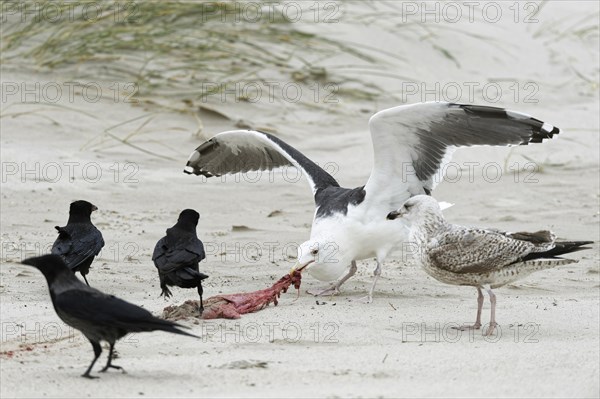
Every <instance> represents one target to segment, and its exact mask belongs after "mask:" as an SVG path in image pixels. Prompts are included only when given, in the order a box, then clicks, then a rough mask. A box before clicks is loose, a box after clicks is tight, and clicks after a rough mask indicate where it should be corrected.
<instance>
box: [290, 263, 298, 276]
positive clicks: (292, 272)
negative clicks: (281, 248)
mask: <svg viewBox="0 0 600 399" xmlns="http://www.w3.org/2000/svg"><path fill="white" fill-rule="evenodd" d="M299 266H300V262H298V261H296V264H295V265H294V266H292V268H291V269H290V276H291V275H293V274H294V272H295V271H296V270H298V267H299Z"/></svg>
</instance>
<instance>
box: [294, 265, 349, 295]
mask: <svg viewBox="0 0 600 399" xmlns="http://www.w3.org/2000/svg"><path fill="white" fill-rule="evenodd" d="M356 269H357V267H356V261H352V263H351V264H350V269H349V270H348V273H346V275H345V276H344V277H342V278H341V280H339V281H337V282H335V283H333V284H332V285H330V286H329V287H325V288H323V287H321V288H317V289H314V290H306V292H307V293H309V294H311V295H314V296H330V295H337V294H339V293H340V287H341V286H342V284H344V283H345V282H346V281H348V279H349V278H350V277H352V276H354V274H355V273H356Z"/></svg>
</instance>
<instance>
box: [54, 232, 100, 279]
mask: <svg viewBox="0 0 600 399" xmlns="http://www.w3.org/2000/svg"><path fill="white" fill-rule="evenodd" d="M56 230H58V238H57V239H56V241H55V242H54V245H53V246H52V251H51V252H52V253H53V254H54V255H61V256H62V257H63V259H64V260H65V263H66V264H67V266H69V268H70V269H75V268H77V267H78V266H79V265H81V263H83V262H84V261H85V260H86V259H88V258H89V257H90V256H96V255H98V254H99V253H100V250H101V249H102V247H104V239H103V238H102V233H100V231H99V230H98V229H97V228H96V227H95V226H94V225H93V224H87V223H74V224H70V225H67V226H65V227H58V226H56Z"/></svg>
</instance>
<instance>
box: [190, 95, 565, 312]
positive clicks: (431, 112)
mask: <svg viewBox="0 0 600 399" xmlns="http://www.w3.org/2000/svg"><path fill="white" fill-rule="evenodd" d="M369 129H370V131H371V138H372V141H373V147H374V152H375V154H374V155H375V156H374V166H373V169H372V171H371V176H370V177H369V180H368V181H367V184H366V185H364V186H361V187H357V188H343V187H340V185H339V183H338V182H337V181H336V180H335V179H334V178H333V177H332V176H331V175H330V174H329V173H327V172H326V171H325V170H323V169H322V168H320V167H319V166H318V165H316V164H315V163H314V162H313V161H311V160H310V159H308V158H307V157H306V156H304V155H303V154H302V153H300V152H299V151H298V150H296V149H295V148H293V147H292V146H290V145H289V144H287V143H285V142H284V141H282V140H281V139H279V138H277V137H275V136H273V135H271V134H268V133H263V132H258V131H253V130H234V131H228V132H223V133H219V134H217V135H215V136H214V137H212V138H211V139H210V140H208V141H206V142H204V143H203V144H201V145H200V146H199V147H198V148H196V150H195V151H193V152H192V154H191V155H190V158H189V160H188V162H187V166H186V167H185V170H184V172H186V173H188V174H195V175H201V176H206V177H212V176H221V175H224V174H229V173H239V172H248V171H262V170H270V169H273V168H277V167H283V166H295V167H296V168H298V169H300V170H301V171H302V172H303V174H304V176H306V178H307V180H308V183H309V184H310V187H311V189H312V192H313V195H314V199H315V205H316V211H315V214H314V219H313V224H312V230H311V234H310V239H309V240H308V241H306V242H304V243H303V244H301V245H300V247H299V248H298V263H297V266H296V267H302V266H307V265H308V267H307V268H306V270H307V271H308V272H309V273H310V274H311V275H312V276H313V277H315V278H317V279H319V280H322V281H334V280H336V279H339V280H338V281H337V282H335V283H333V284H332V285H331V286H330V287H327V288H325V289H319V290H316V291H312V292H311V291H309V292H311V293H313V294H316V295H330V294H336V293H338V292H339V288H340V286H341V285H342V284H343V283H344V282H345V281H346V280H348V279H349V278H350V277H352V276H353V275H354V273H355V272H356V261H357V260H361V259H366V258H371V257H375V259H376V261H377V267H376V269H375V272H374V274H375V279H374V281H373V285H372V286H371V289H370V290H369V294H368V296H367V297H365V298H364V299H365V300H366V301H367V302H370V301H371V300H372V296H373V290H374V289H375V284H376V283H377V279H378V277H379V275H380V274H381V263H382V262H383V260H384V259H385V258H386V257H387V255H388V254H389V253H390V252H391V251H392V250H393V249H394V248H395V247H397V246H398V245H400V244H401V243H402V242H404V241H406V237H407V229H406V227H405V226H403V224H402V223H386V220H385V216H386V215H387V214H388V213H389V211H390V210H391V209H397V208H398V207H400V206H401V205H402V204H403V203H404V201H406V200H407V199H408V198H410V197H412V196H414V195H418V194H429V193H430V192H431V191H432V190H433V189H434V187H435V185H436V183H437V181H438V180H440V179H439V178H436V177H439V176H436V175H439V174H440V171H442V172H443V171H444V169H445V168H444V166H445V165H446V164H447V163H448V162H449V161H450V158H451V154H452V152H453V150H454V149H455V148H456V147H461V146H473V145H502V146H508V145H526V144H529V143H539V142H541V141H542V140H543V139H550V138H552V137H553V136H554V135H555V134H557V133H559V129H558V128H556V127H553V126H552V125H550V124H548V123H544V122H542V121H540V120H537V119H534V118H532V117H530V116H529V115H525V114H521V113H517V112H511V111H507V110H504V109H501V108H494V107H484V106H477V105H462V104H451V103H442V102H440V103H423V104H413V105H404V106H399V107H394V108H390V109H386V110H383V111H380V112H378V113H376V114H375V115H373V116H372V117H371V119H370V120H369Z"/></svg>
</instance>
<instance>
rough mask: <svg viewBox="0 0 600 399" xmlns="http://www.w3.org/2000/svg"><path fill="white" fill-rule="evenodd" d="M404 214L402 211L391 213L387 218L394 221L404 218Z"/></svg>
mask: <svg viewBox="0 0 600 399" xmlns="http://www.w3.org/2000/svg"><path fill="white" fill-rule="evenodd" d="M402 215H403V213H402V212H401V211H391V212H390V213H388V215H387V218H386V219H388V220H394V219H396V218H399V217H402Z"/></svg>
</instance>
